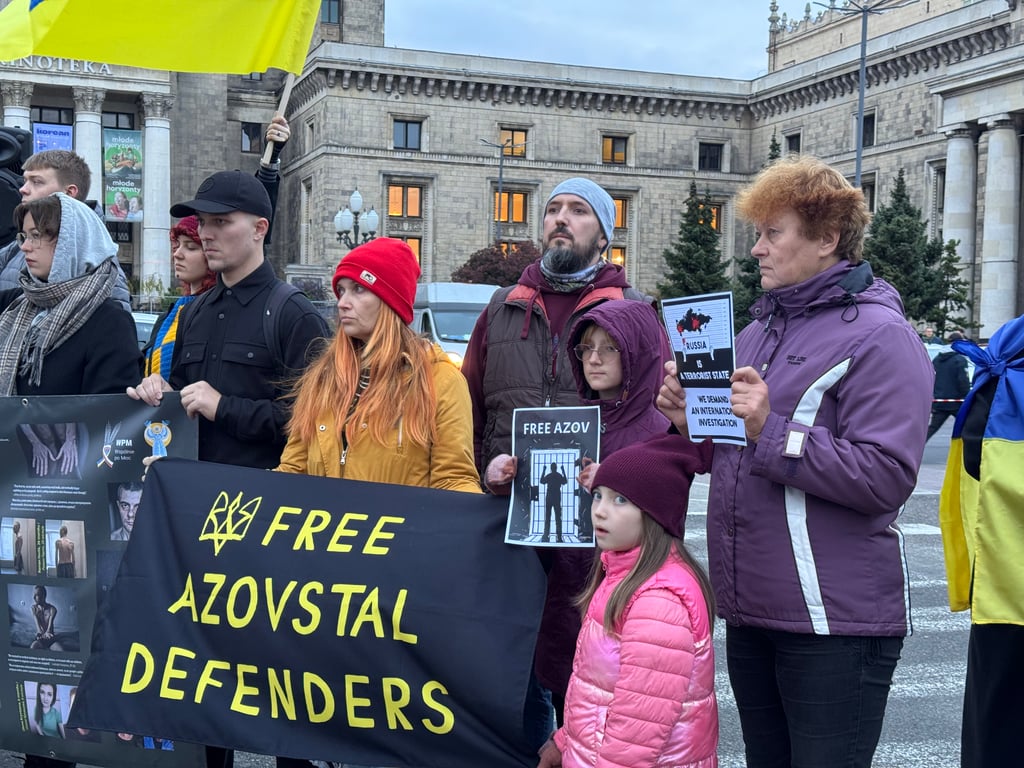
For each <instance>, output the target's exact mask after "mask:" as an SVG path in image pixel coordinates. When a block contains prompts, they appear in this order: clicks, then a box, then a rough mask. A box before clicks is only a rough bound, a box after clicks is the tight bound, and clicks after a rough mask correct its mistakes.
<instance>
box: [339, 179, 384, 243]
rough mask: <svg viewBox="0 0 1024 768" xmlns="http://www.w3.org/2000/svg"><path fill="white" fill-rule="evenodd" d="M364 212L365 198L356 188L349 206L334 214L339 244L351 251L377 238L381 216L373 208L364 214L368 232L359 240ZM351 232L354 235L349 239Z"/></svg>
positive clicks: (349, 200)
mask: <svg viewBox="0 0 1024 768" xmlns="http://www.w3.org/2000/svg"><path fill="white" fill-rule="evenodd" d="M362 210H363V196H362V195H361V194H359V188H358V187H356V189H355V190H353V192H352V196H351V197H350V198H349V199H348V205H347V206H345V208H344V209H342V210H340V211H338V212H337V213H336V214H334V231H335V232H337V233H338V242H339V243H344V244H345V245H346V246H347V247H348V248H349V249H350V250H351V249H352V248H355V247H356V246H357V245H362V244H363V243H368V242H370V241H371V240H373V239H374V238H375V237H376V236H377V225H378V224H379V223H380V216H379V215H378V214H377V212H376V211H375V210H373V206H371V207H370V210H369V211H367V212H366V213H365V214H363V215H364V216H365V217H366V218H365V223H366V232H364V233H363V237H362V239H360V238H359V217H360V214H362ZM349 232H351V233H352V236H351V237H349Z"/></svg>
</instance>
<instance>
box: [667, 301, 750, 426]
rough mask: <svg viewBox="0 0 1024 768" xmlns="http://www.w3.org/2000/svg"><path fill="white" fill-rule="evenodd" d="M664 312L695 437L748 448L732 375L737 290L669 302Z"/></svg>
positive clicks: (687, 412)
mask: <svg viewBox="0 0 1024 768" xmlns="http://www.w3.org/2000/svg"><path fill="white" fill-rule="evenodd" d="M661 314H662V317H663V318H664V320H665V328H666V330H667V331H668V337H669V341H670V343H671V344H672V352H673V355H674V357H675V361H676V370H677V371H678V375H679V382H680V383H681V384H682V385H683V388H684V389H685V390H686V425H687V427H688V428H689V430H690V437H691V438H692V439H694V440H702V439H704V438H707V437H710V438H711V440H712V441H713V442H716V443H734V444H736V445H746V444H747V439H746V434H745V431H744V428H743V420H742V419H741V418H739V417H738V416H736V415H734V414H733V412H732V406H731V405H730V395H731V386H732V385H731V382H730V377H731V376H732V373H733V371H734V370H735V369H736V348H735V344H736V342H735V337H734V335H733V326H732V292H731V291H725V292H722V293H705V294H701V295H699V296H683V297H680V298H677V299H664V300H662V302H661Z"/></svg>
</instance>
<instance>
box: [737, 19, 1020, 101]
mask: <svg viewBox="0 0 1024 768" xmlns="http://www.w3.org/2000/svg"><path fill="white" fill-rule="evenodd" d="M1011 43H1012V34H1011V30H1010V24H1009V23H1008V22H1007V23H1005V24H999V25H997V26H993V27H987V28H985V29H980V30H976V31H974V32H970V33H968V34H966V35H963V36H961V37H958V38H955V39H953V40H945V41H942V42H937V43H935V44H933V45H929V46H926V47H923V48H920V49H918V50H914V51H908V52H905V53H899V54H897V55H895V56H891V57H889V58H886V59H883V60H881V61H876V62H872V63H870V64H868V65H867V67H866V69H865V88H866V89H870V88H872V87H877V86H879V85H884V84H886V83H888V82H890V81H896V80H900V79H901V78H907V77H910V76H913V75H918V74H921V73H923V72H929V71H932V70H939V69H941V68H943V67H946V66H949V65H951V64H956V63H958V62H961V61H965V60H967V59H973V58H976V57H978V56H983V55H985V54H989V53H992V52H994V51H997V50H1000V49H1003V48H1006V47H1007V46H1009V45H1010V44H1011ZM859 82H860V76H859V73H858V71H857V70H856V69H854V70H852V71H847V72H839V73H836V74H832V75H826V76H824V77H822V79H820V80H816V81H814V82H810V83H806V84H804V85H798V86H796V87H793V85H792V84H789V87H785V86H782V87H779V88H778V89H777V92H776V93H769V94H763V95H759V96H758V97H756V98H752V99H751V103H750V110H751V114H752V115H753V118H754V120H755V121H760V120H764V119H766V118H771V117H774V116H776V115H779V114H783V113H786V112H789V111H791V110H796V109H800V108H802V107H807V106H811V105H813V104H818V103H821V102H824V101H828V100H830V99H835V98H841V97H844V96H846V95H848V94H852V93H856V92H857V89H858V86H859Z"/></svg>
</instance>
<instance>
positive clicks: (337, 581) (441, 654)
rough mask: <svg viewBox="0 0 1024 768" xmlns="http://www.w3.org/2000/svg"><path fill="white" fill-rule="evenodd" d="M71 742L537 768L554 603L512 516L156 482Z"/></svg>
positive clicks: (338, 491)
mask: <svg viewBox="0 0 1024 768" xmlns="http://www.w3.org/2000/svg"><path fill="white" fill-rule="evenodd" d="M138 517H139V522H138V524H137V525H136V527H135V531H134V532H133V534H132V538H131V541H130V543H129V546H128V549H127V551H126V553H125V557H124V559H123V561H122V563H121V568H120V570H119V571H118V576H117V581H116V582H115V584H114V586H113V588H112V590H111V592H110V595H109V596H108V599H107V600H106V601H105V602H104V604H103V606H102V608H101V611H100V614H99V616H98V618H97V625H96V630H95V635H94V644H93V653H92V655H91V656H90V658H89V661H88V663H87V665H86V669H85V673H84V675H83V679H82V682H81V684H80V686H79V691H78V697H77V702H76V704H75V706H74V708H73V709H72V711H71V716H70V724H71V725H75V726H82V727H89V728H97V729H101V730H116V731H124V730H131V731H133V732H135V733H152V734H154V735H156V736H159V737H163V738H167V739H174V740H180V741H190V742H195V743H199V744H209V745H217V746H225V747H233V748H235V749H241V750H245V751H249V752H259V753H264V754H271V755H283V756H290V757H299V758H307V759H322V760H336V761H342V762H346V763H357V764H361V765H393V766H394V765H400V766H423V767H424V768H427V767H429V766H437V768H463V767H464V768H479V766H482V765H486V766H533V765H535V764H536V755H535V754H531V753H530V750H529V748H528V747H527V745H526V744H525V743H524V741H523V737H522V711H523V703H524V697H525V692H526V689H527V685H528V680H529V674H530V670H531V667H532V663H533V648H534V642H535V638H536V633H537V627H538V625H539V621H540V613H541V607H542V604H543V600H544V574H543V571H542V569H541V568H540V565H539V561H538V559H537V556H536V554H535V553H534V552H532V551H530V550H529V549H525V548H521V547H514V546H508V545H506V544H504V543H503V540H502V539H503V529H504V509H503V504H502V502H501V500H497V499H494V498H492V497H489V496H484V495H478V494H466V493H456V492H450V491H434V490H429V489H422V488H409V487H405V486H397V485H382V484H375V483H363V482H357V481H346V480H333V479H324V478H313V477H306V476H302V475H288V474H283V473H277V472H266V471H262V470H253V469H245V468H239V467H230V466H226V465H219V464H209V463H200V462H192V461H185V460H174V459H169V460H164V461H160V462H157V463H156V464H154V465H153V467H152V468H151V469H150V471H149V477H148V478H147V480H146V484H145V491H144V493H143V498H142V505H141V508H140V511H139V515H138Z"/></svg>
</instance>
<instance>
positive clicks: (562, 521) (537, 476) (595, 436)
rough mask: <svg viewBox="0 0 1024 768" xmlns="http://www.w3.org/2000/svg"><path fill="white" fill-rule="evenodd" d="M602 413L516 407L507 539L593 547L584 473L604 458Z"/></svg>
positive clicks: (542, 544) (537, 544) (594, 409)
mask: <svg viewBox="0 0 1024 768" xmlns="http://www.w3.org/2000/svg"><path fill="white" fill-rule="evenodd" d="M600 449H601V411H600V408H598V407H597V406H587V407H579V408H517V409H516V410H515V411H513V412H512V455H513V456H515V457H516V460H517V466H516V476H515V479H514V480H513V481H512V496H511V498H510V499H509V505H508V527H507V529H506V532H505V541H506V542H508V543H509V544H522V545H527V546H533V547H587V548H592V547H593V546H594V528H593V525H592V523H591V520H590V502H591V496H590V493H589V492H588V491H587V490H586V489H585V488H583V486H581V485H580V484H579V482H578V481H577V477H578V476H579V474H580V470H581V469H582V468H583V467H584V466H585V465H586V463H588V462H590V461H599V460H600Z"/></svg>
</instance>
